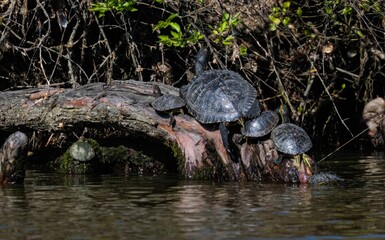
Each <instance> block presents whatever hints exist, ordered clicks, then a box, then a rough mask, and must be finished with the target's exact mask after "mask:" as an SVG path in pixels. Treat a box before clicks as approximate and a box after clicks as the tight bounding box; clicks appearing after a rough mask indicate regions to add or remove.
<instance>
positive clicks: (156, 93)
mask: <svg viewBox="0 0 385 240" xmlns="http://www.w3.org/2000/svg"><path fill="white" fill-rule="evenodd" d="M152 94H153V95H154V96H155V97H160V96H162V95H163V94H162V91H161V90H160V87H159V86H158V85H153V86H152Z"/></svg>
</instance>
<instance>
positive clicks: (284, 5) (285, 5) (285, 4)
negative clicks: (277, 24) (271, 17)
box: [282, 1, 290, 9]
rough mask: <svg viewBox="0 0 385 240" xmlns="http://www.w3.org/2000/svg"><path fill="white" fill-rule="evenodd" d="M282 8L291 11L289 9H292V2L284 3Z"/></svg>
mask: <svg viewBox="0 0 385 240" xmlns="http://www.w3.org/2000/svg"><path fill="white" fill-rule="evenodd" d="M282 7H283V8H284V9H289V8H290V2H289V1H287V2H284V3H283V4H282Z"/></svg>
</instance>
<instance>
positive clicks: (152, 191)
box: [0, 153, 385, 239]
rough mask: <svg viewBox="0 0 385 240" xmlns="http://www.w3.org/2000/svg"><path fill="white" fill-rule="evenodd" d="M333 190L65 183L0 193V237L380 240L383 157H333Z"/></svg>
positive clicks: (51, 177)
mask: <svg viewBox="0 0 385 240" xmlns="http://www.w3.org/2000/svg"><path fill="white" fill-rule="evenodd" d="M321 167H322V168H323V169H324V170H325V171H332V172H334V173H336V174H337V175H339V176H341V177H343V178H345V179H348V180H347V181H346V182H345V183H343V184H340V185H300V186H297V185H283V184H266V183H265V184H263V183H224V184H215V183H211V182H198V181H180V180H177V179H172V178H155V179H153V178H140V177H127V176H100V177H88V176H72V177H71V176H65V175H59V174H51V173H44V172H41V171H37V170H29V171H28V172H27V178H26V180H25V184H24V186H8V187H3V188H0V239H256V238H281V239H282V238H295V239H299V238H302V239H317V238H320V239H325V238H330V239H336V238H338V239H341V237H355V238H359V239H362V238H368V239H372V238H385V184H384V183H385V156H384V154H383V153H372V154H369V155H363V154H360V153H348V154H336V155H335V156H333V157H332V158H331V159H329V160H327V161H325V162H324V163H323V165H321Z"/></svg>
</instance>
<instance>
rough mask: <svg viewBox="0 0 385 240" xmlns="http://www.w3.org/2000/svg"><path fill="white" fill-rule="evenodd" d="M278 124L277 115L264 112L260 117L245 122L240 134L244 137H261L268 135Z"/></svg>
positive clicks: (267, 111) (272, 112)
mask: <svg viewBox="0 0 385 240" xmlns="http://www.w3.org/2000/svg"><path fill="white" fill-rule="evenodd" d="M278 122H279V117H278V114H277V113H276V112H274V111H271V110H266V111H263V112H262V113H261V115H260V116H258V117H256V118H253V119H250V120H247V121H246V122H245V123H244V126H243V127H242V134H243V135H244V136H246V137H253V138H258V137H263V136H266V135H267V134H269V133H270V132H271V131H272V130H273V129H274V128H275V126H277V124H278Z"/></svg>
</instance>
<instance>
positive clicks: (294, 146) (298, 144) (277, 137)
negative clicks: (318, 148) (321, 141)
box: [271, 123, 313, 155]
mask: <svg viewBox="0 0 385 240" xmlns="http://www.w3.org/2000/svg"><path fill="white" fill-rule="evenodd" d="M271 140H272V141H273V143H274V145H275V146H276V148H277V150H278V151H280V152H282V153H285V154H289V155H298V154H302V153H305V152H307V151H309V150H310V148H312V146H313V144H312V142H311V140H310V137H309V135H307V133H306V132H305V130H304V129H303V128H301V127H299V126H297V125H295V124H292V123H282V124H280V125H278V126H277V127H276V128H274V129H273V131H272V132H271Z"/></svg>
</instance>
